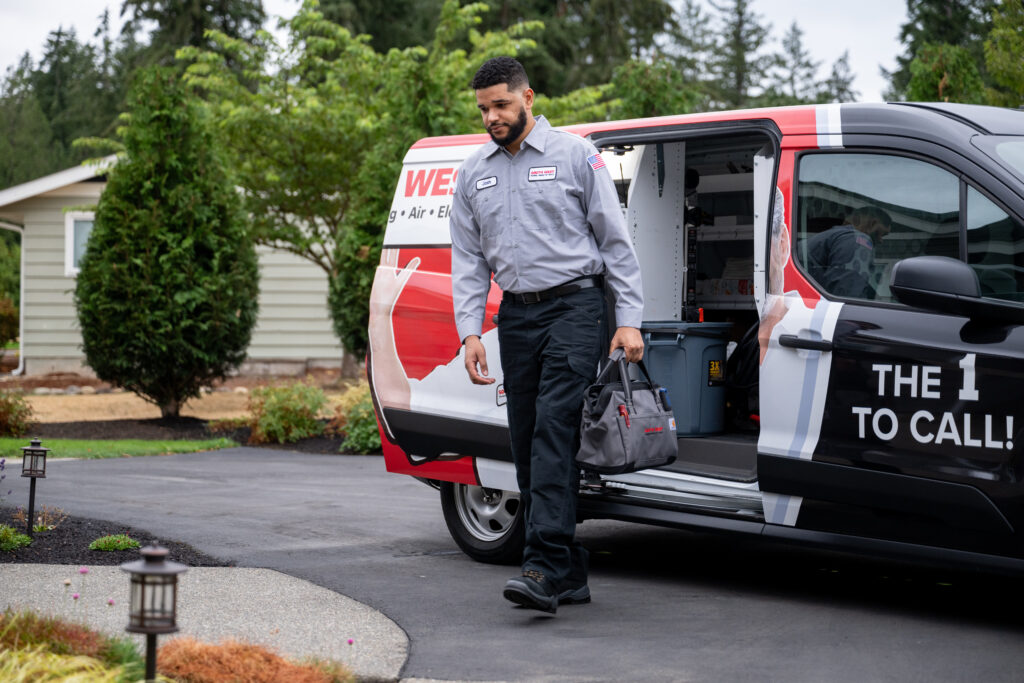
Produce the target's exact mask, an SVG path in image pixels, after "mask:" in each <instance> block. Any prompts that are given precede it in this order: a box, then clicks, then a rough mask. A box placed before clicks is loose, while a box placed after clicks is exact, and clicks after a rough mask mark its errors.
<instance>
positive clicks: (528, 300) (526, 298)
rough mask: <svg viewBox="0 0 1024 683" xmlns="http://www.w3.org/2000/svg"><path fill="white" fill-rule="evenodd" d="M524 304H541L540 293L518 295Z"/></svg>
mask: <svg viewBox="0 0 1024 683" xmlns="http://www.w3.org/2000/svg"><path fill="white" fill-rule="evenodd" d="M519 296H520V297H522V299H523V303H524V304H539V303H540V302H541V298H540V292H523V293H522V294H520V295H519Z"/></svg>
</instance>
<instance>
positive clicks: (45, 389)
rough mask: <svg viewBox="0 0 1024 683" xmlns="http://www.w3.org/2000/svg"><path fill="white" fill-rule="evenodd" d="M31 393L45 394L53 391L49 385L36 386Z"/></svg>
mask: <svg viewBox="0 0 1024 683" xmlns="http://www.w3.org/2000/svg"><path fill="white" fill-rule="evenodd" d="M32 393H33V394H35V395H36V396H47V395H49V394H52V393H53V391H51V390H50V387H36V388H35V389H33V390H32Z"/></svg>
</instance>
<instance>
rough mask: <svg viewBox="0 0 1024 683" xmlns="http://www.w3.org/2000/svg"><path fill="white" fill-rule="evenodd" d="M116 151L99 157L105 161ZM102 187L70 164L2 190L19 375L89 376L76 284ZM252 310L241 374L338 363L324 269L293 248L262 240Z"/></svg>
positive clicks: (0, 214) (0, 209) (95, 170)
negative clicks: (13, 235)
mask: <svg viewBox="0 0 1024 683" xmlns="http://www.w3.org/2000/svg"><path fill="white" fill-rule="evenodd" d="M112 162H113V157H110V158H108V159H106V160H105V163H106V164H109V163H112ZM104 187H106V181H105V176H104V166H103V165H98V166H76V167H74V168H69V169H67V170H64V171H60V172H58V173H54V174H52V175H48V176H45V177H42V178H38V179H36V180H33V181H30V182H27V183H23V184H21V185H16V186H14V187H10V188H8V189H6V190H2V191H0V224H3V227H6V228H8V229H14V230H16V231H17V232H20V233H21V238H22V239H21V260H22V263H21V281H22V284H21V357H20V364H19V366H18V369H17V370H15V372H16V373H24V374H26V375H44V374H48V373H53V372H74V373H79V374H83V375H92V374H93V373H92V370H91V369H90V368H89V367H88V366H87V365H86V362H85V356H84V354H83V353H82V348H81V346H82V337H81V333H80V332H79V329H78V317H77V315H76V312H75V306H74V298H73V292H74V287H75V277H76V275H77V272H78V268H77V265H78V261H79V259H80V258H81V256H82V254H83V253H84V251H85V244H86V240H87V239H88V235H89V232H90V231H91V229H92V221H93V213H92V210H91V207H94V206H95V204H96V203H97V202H98V201H99V197H100V194H101V193H102V192H103V189H104ZM258 254H259V264H260V297H259V308H260V310H259V318H258V319H257V322H256V328H255V329H254V330H253V336H252V342H251V343H250V345H249V352H248V358H247V360H246V362H245V364H244V365H243V366H242V368H241V369H240V371H241V372H242V373H243V374H274V375H288V374H293V375H302V374H305V372H307V371H308V370H311V369H314V368H318V369H319V368H338V369H340V368H341V366H342V360H343V355H344V352H343V350H342V348H341V344H340V342H339V341H338V339H337V337H335V335H334V332H333V330H332V328H331V319H330V314H329V312H328V309H327V276H326V274H325V273H324V272H323V270H321V269H320V268H319V267H318V266H316V265H315V264H313V263H311V262H309V261H307V260H305V259H302V258H300V257H298V256H295V255H293V254H290V253H287V252H283V251H279V250H274V249H270V248H267V247H259V248H258Z"/></svg>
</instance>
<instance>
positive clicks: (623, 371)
mask: <svg viewBox="0 0 1024 683" xmlns="http://www.w3.org/2000/svg"><path fill="white" fill-rule="evenodd" d="M627 365H628V363H627V362H626V352H625V351H623V350H622V347H619V348H617V349H615V350H614V351H612V352H611V355H609V356H608V363H607V364H606V365H605V366H604V369H602V370H601V372H599V373H598V375H597V380H596V381H595V384H601V383H603V382H604V381H605V380H606V379H607V377H608V374H609V373H610V372H611V369H612V368H617V369H618V371H619V381H620V382H622V393H623V394H624V395H625V398H626V410H628V411H629V412H631V413H632V412H634V411H633V389H632V387H630V386H629V385H630V382H629V371H628V370H627V368H626V366H627ZM636 365H637V366H638V367H639V368H640V372H642V373H643V374H644V377H646V378H647V384H648V385H649V386H650V387H651V389H653V388H654V380H652V379H651V375H650V373H648V372H647V366H645V365H644V361H643V359H642V358H641V359H640V360H638V361H637V362H636Z"/></svg>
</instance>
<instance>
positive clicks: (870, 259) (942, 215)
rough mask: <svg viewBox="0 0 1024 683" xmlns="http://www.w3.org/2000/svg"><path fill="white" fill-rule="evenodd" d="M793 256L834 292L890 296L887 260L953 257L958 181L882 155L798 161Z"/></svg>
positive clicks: (865, 296)
mask: <svg viewBox="0 0 1024 683" xmlns="http://www.w3.org/2000/svg"><path fill="white" fill-rule="evenodd" d="M798 188H799V189H798V199H799V201H798V203H797V220H796V221H795V222H796V225H797V230H796V242H795V244H796V253H795V260H796V262H797V263H798V264H799V265H800V266H801V268H802V270H803V272H804V273H805V274H806V275H808V276H809V277H810V279H811V280H812V281H813V282H815V283H816V284H817V285H818V287H819V288H821V289H822V290H823V291H825V292H827V293H829V294H832V295H834V296H837V297H842V298H851V299H867V300H872V301H895V298H894V297H893V296H892V295H891V294H890V292H889V272H890V271H891V270H892V266H893V264H895V263H896V262H897V261H899V260H900V259H903V258H907V257H910V256H921V255H926V254H927V255H935V256H949V257H951V258H959V256H960V254H959V232H960V230H959V225H960V193H959V180H958V179H957V178H956V176H954V175H953V174H952V173H949V172H948V171H946V170H944V169H942V168H939V167H938V166H935V165H933V164H930V163H927V162H924V161H920V160H918V159H911V158H907V157H901V156H895V155H887V154H847V153H826V154H808V155H805V156H803V157H801V159H800V163H799V186H798Z"/></svg>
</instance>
